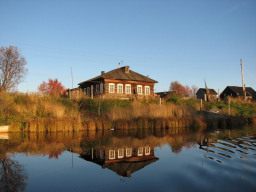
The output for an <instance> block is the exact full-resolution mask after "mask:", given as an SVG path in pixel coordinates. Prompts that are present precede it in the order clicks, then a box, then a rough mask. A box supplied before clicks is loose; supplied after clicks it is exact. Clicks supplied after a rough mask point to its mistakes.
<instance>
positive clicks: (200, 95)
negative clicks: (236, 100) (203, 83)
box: [196, 88, 217, 101]
mask: <svg viewBox="0 0 256 192" xmlns="http://www.w3.org/2000/svg"><path fill="white" fill-rule="evenodd" d="M207 90H208V97H209V100H210V101H216V100H217V92H216V91H215V90H214V89H207ZM196 97H197V99H202V100H203V101H207V93H206V89H204V88H200V89H198V91H197V92H196Z"/></svg>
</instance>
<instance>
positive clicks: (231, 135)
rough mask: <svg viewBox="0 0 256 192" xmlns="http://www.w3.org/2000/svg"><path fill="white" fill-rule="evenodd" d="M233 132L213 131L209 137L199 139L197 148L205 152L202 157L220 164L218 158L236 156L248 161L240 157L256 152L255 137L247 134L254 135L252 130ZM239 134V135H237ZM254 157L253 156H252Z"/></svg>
mask: <svg viewBox="0 0 256 192" xmlns="http://www.w3.org/2000/svg"><path fill="white" fill-rule="evenodd" d="M239 132H240V130H239V131H237V130H235V131H231V130H226V131H221V132H219V131H215V132H214V133H211V137H210V138H207V139H201V141H200V143H199V148H200V149H202V150H204V151H206V152H207V155H206V154H205V155H204V157H205V158H207V159H211V160H215V161H216V162H219V163H222V161H221V160H220V159H219V158H220V156H222V157H226V158H232V157H234V156H235V155H234V154H237V152H239V153H238V155H239V156H240V158H241V159H248V158H245V157H244V156H242V155H248V154H253V153H255V151H256V145H255V142H256V137H255V136H252V135H248V134H255V131H254V129H252V130H250V133H248V132H240V133H239ZM238 133H239V135H238ZM254 155H255V154H254Z"/></svg>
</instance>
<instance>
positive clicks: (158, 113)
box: [0, 93, 256, 132]
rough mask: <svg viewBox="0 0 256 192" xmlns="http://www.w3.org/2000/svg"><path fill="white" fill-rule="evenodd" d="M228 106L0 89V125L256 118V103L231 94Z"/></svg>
mask: <svg viewBox="0 0 256 192" xmlns="http://www.w3.org/2000/svg"><path fill="white" fill-rule="evenodd" d="M230 107H231V108H230V115H228V113H229V110H228V103H227V102H225V101H221V102H204V103H203V109H204V110H205V111H209V110H211V109H216V110H219V111H221V114H222V115H214V114H212V113H209V114H208V113H202V112H199V110H200V101H198V100H195V99H187V100H185V99H183V98H180V97H179V96H176V95H173V96H171V97H170V98H168V99H166V101H164V102H163V103H162V104H161V105H160V104H159V101H158V100H157V99H148V100H139V101H130V100H99V99H88V98H83V99H80V100H70V99H68V98H62V97H54V96H40V95H38V94H17V93H15V94H7V93H0V125H11V131H30V132H44V131H46V132H56V131H79V130H95V129H98V130H100V129H111V128H116V129H131V128H143V127H144V128H153V127H154V128H172V127H193V128H196V127H197V128H198V127H217V126H221V127H227V126H230V125H240V124H249V123H251V122H254V121H255V117H256V104H255V103H245V102H243V101H239V100H232V101H231V104H230ZM248 119H249V120H248ZM249 121H250V122H249Z"/></svg>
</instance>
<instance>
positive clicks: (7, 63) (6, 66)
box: [0, 46, 27, 92]
mask: <svg viewBox="0 0 256 192" xmlns="http://www.w3.org/2000/svg"><path fill="white" fill-rule="evenodd" d="M26 64H27V62H26V59H25V58H24V57H23V56H21V54H20V52H19V50H18V48H17V47H15V46H9V47H0V91H1V90H2V91H7V92H10V91H12V90H14V89H15V88H17V86H18V84H19V83H20V82H22V80H24V78H25V76H26V74H27V68H26V67H25V66H26Z"/></svg>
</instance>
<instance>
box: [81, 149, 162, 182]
mask: <svg viewBox="0 0 256 192" xmlns="http://www.w3.org/2000/svg"><path fill="white" fill-rule="evenodd" d="M80 157H81V158H83V159H85V160H87V161H91V162H94V163H96V164H98V165H100V166H102V168H107V169H110V170H112V171H114V172H115V173H117V174H118V175H120V176H122V177H131V174H132V173H134V172H136V171H138V170H140V169H142V168H144V167H146V166H147V165H149V164H151V163H154V162H155V161H157V160H158V158H157V157H155V155H154V147H150V146H141V147H132V146H127V147H123V146H122V147H120V148H111V147H107V148H99V149H94V148H92V149H88V150H85V151H84V152H82V153H81V156H80Z"/></svg>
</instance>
